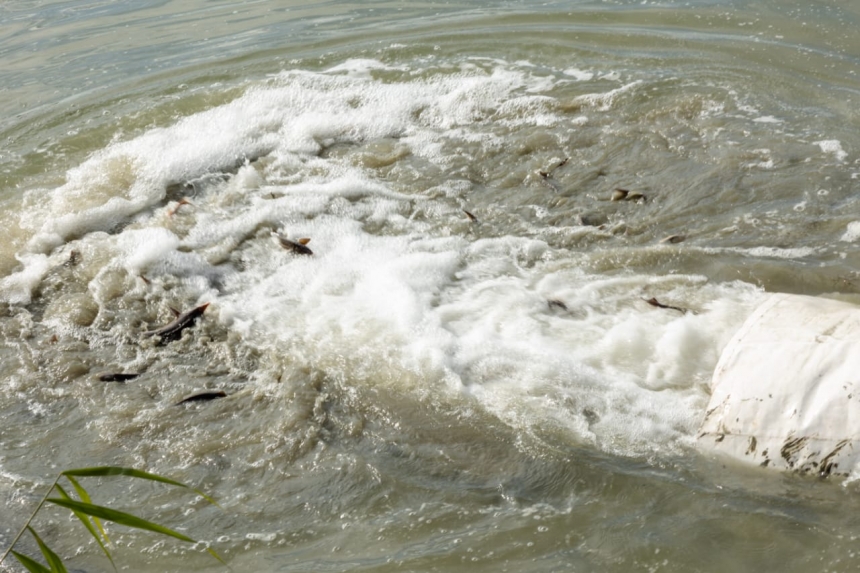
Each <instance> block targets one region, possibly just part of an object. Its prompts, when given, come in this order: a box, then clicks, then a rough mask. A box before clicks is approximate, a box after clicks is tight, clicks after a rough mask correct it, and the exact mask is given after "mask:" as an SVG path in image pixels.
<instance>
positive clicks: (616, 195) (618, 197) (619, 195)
mask: <svg viewBox="0 0 860 573" xmlns="http://www.w3.org/2000/svg"><path fill="white" fill-rule="evenodd" d="M628 193H630V191H628V190H627V189H616V190H615V191H613V192H612V195H611V196H610V198H609V200H610V201H624V200H625V199H627V194H628Z"/></svg>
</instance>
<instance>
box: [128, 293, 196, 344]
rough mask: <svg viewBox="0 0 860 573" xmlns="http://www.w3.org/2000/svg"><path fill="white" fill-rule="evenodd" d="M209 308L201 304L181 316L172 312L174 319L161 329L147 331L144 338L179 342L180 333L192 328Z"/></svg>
mask: <svg viewBox="0 0 860 573" xmlns="http://www.w3.org/2000/svg"><path fill="white" fill-rule="evenodd" d="M208 306H209V303H208V302H207V303H204V304H201V305H200V306H197V307H194V308H192V309H191V310H188V311H185V312H183V313H182V314H180V313H179V312H177V311H176V310H173V309H171V310H173V312H174V314H176V315H177V316H176V319H175V320H174V321H173V322H171V323H170V324H167V325H165V326H162V327H161V328H156V329H155V330H148V331H146V332H144V333H143V335H144V336H159V337H161V342H171V341H173V340H179V337H180V336H182V331H183V330H185V329H186V328H189V327H191V326H194V322H195V321H196V320H197V319H198V318H199V317H200V316H201V315H202V314H203V313H204V312H205V311H206V307H208Z"/></svg>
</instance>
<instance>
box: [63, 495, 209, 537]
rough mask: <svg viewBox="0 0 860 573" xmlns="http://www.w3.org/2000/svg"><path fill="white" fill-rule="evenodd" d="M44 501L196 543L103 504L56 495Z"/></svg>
mask: <svg viewBox="0 0 860 573" xmlns="http://www.w3.org/2000/svg"><path fill="white" fill-rule="evenodd" d="M46 501H47V502H48V503H53V504H54V505H59V506H60V507H65V508H67V509H71V510H73V511H74V510H77V511H80V512H81V513H85V514H87V515H91V516H93V517H101V518H102V519H106V520H108V521H113V522H114V523H119V524H120V525H125V526H126V527H134V528H137V529H145V530H147V531H154V532H155V533H161V534H163V535H169V536H170V537H175V538H176V539H179V540H182V541H187V542H189V543H197V542H196V541H195V540H193V539H191V538H190V537H188V536H187V535H183V534H182V533H179V532H178V531H173V530H172V529H170V528H168V527H164V526H163V525H158V524H157V523H153V522H151V521H147V520H145V519H143V518H140V517H137V516H136V515H132V514H130V513H126V512H124V511H118V510H116V509H111V508H109V507H104V506H103V505H95V504H92V503H85V502H83V501H74V500H69V499H61V498H57V497H49V498H48V499H47V500H46Z"/></svg>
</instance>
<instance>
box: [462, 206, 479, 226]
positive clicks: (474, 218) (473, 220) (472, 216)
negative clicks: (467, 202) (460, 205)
mask: <svg viewBox="0 0 860 573" xmlns="http://www.w3.org/2000/svg"><path fill="white" fill-rule="evenodd" d="M463 212H464V213H465V214H466V216H467V217H468V218H469V220H470V221H471V222H473V223H477V222H478V218H477V217H475V216H474V215H472V214H471V213H469V212H468V211H466V210H465V209H463Z"/></svg>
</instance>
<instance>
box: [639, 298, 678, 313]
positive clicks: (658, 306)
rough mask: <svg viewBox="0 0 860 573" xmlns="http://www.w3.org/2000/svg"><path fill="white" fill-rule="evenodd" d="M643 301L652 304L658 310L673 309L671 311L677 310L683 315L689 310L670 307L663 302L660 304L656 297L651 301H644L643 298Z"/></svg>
mask: <svg viewBox="0 0 860 573" xmlns="http://www.w3.org/2000/svg"><path fill="white" fill-rule="evenodd" d="M642 300H644V301H645V302H647V303H648V304H650V305H651V306H656V307H657V308H668V309H671V310H677V311H678V312H680V313H681V314H687V309H686V308H681V307H680V306H670V305H668V304H663V303H662V302H660V301H659V300H657V298H656V297H653V296H652V297H651V298H650V299H644V298H643V299H642Z"/></svg>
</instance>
